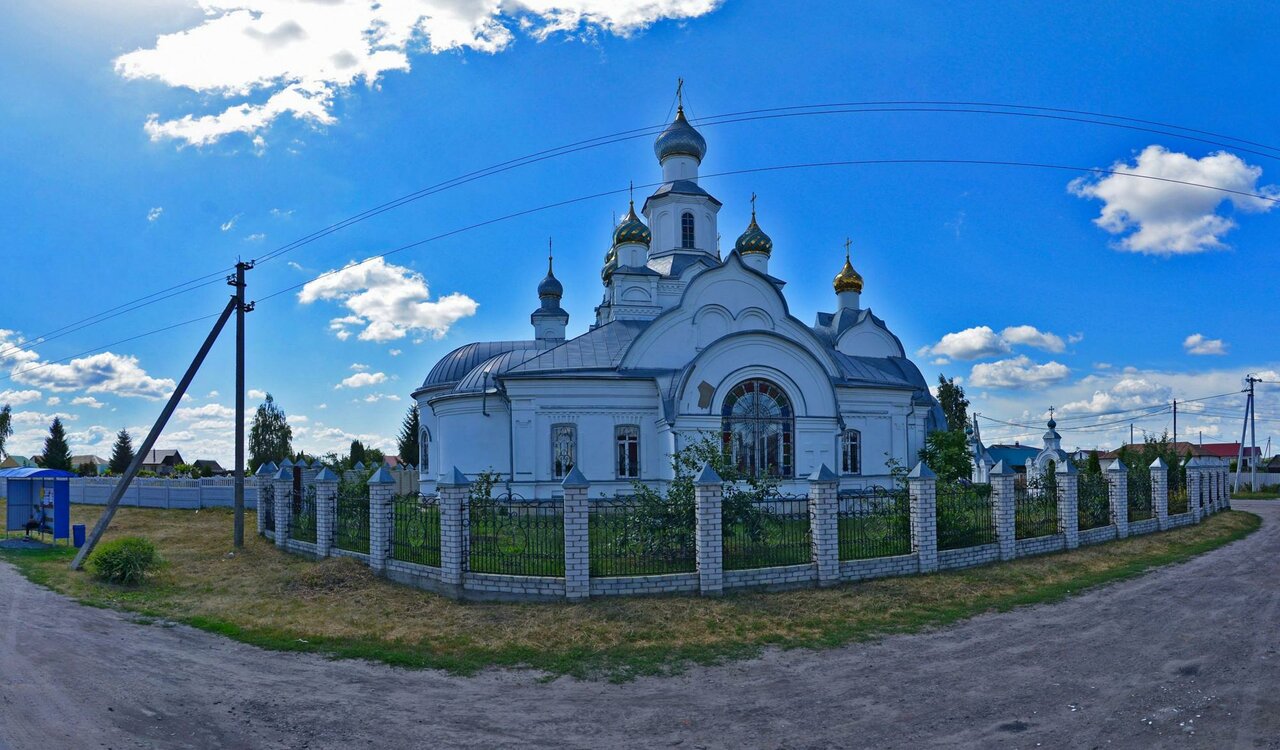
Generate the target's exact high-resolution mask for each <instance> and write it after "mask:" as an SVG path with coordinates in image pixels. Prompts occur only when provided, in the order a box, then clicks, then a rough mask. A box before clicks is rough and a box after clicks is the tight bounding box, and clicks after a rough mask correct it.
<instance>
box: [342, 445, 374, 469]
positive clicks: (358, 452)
mask: <svg viewBox="0 0 1280 750" xmlns="http://www.w3.org/2000/svg"><path fill="white" fill-rule="evenodd" d="M368 463H369V462H368V461H366V460H365V455H364V443H362V442H360V441H359V440H352V441H351V450H349V451H347V468H348V469H354V468H356V464H365V465H368Z"/></svg>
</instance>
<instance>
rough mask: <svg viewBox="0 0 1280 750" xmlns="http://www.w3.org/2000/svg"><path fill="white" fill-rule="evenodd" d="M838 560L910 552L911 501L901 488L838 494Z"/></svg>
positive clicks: (905, 490) (862, 558)
mask: <svg viewBox="0 0 1280 750" xmlns="http://www.w3.org/2000/svg"><path fill="white" fill-rule="evenodd" d="M837 532H838V533H837V536H838V542H839V548H840V559H841V560H865V559H867V558H872V557H888V556H890V555H905V554H908V553H909V552H911V498H910V495H909V494H908V492H907V489H906V488H905V487H902V488H899V489H893V490H890V489H886V488H884V487H868V488H867V489H865V490H859V491H856V492H850V493H846V494H842V495H841V496H840V500H839V510H838V511H837Z"/></svg>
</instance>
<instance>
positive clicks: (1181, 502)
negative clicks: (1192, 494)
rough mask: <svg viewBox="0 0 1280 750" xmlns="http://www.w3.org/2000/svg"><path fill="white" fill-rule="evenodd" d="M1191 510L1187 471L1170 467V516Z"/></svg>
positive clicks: (1178, 467) (1179, 467) (1180, 467)
mask: <svg viewBox="0 0 1280 750" xmlns="http://www.w3.org/2000/svg"><path fill="white" fill-rule="evenodd" d="M1188 510H1190V506H1189V505H1188V503H1187V470H1186V469H1185V468H1183V467H1182V466H1170V467H1169V515H1171V516H1172V515H1176V514H1178V513H1186V512H1187V511H1188Z"/></svg>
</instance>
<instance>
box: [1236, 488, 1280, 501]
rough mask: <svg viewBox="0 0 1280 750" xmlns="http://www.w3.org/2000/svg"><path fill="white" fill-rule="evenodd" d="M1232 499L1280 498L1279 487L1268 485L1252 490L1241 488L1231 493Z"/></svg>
mask: <svg viewBox="0 0 1280 750" xmlns="http://www.w3.org/2000/svg"><path fill="white" fill-rule="evenodd" d="M1231 499H1232V500H1280V487H1268V488H1266V489H1263V490H1258V491H1257V492H1253V491H1250V490H1241V491H1240V492H1233V493H1231Z"/></svg>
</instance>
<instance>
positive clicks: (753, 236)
mask: <svg viewBox="0 0 1280 750" xmlns="http://www.w3.org/2000/svg"><path fill="white" fill-rule="evenodd" d="M753 200H754V199H753ZM733 249H734V250H737V251H738V254H739V255H746V254H748V253H760V254H761V255H765V256H768V255H769V254H770V253H772V252H773V240H772V239H770V238H769V235H767V234H765V233H764V230H762V229H761V228H760V225H759V224H757V223H756V210H755V209H754V208H753V209H751V223H750V224H748V225H747V230H746V231H745V232H743V233H742V234H741V235H739V237H738V241H737V242H735V243H733Z"/></svg>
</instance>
